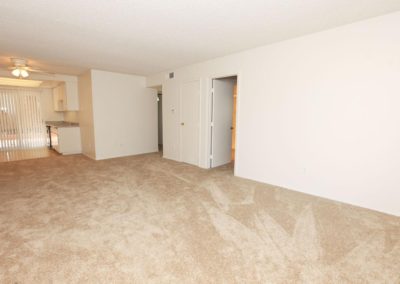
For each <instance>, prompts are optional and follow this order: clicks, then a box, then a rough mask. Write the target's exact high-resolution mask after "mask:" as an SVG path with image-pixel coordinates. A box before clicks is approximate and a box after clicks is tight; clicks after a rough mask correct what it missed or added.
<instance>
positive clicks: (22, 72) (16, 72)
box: [8, 58, 51, 79]
mask: <svg viewBox="0 0 400 284" xmlns="http://www.w3.org/2000/svg"><path fill="white" fill-rule="evenodd" d="M10 61H11V63H12V66H10V67H8V70H11V74H12V75H13V76H14V77H17V78H20V79H24V78H27V77H29V73H30V72H32V73H44V74H51V73H49V72H45V71H42V70H40V69H35V68H32V67H31V66H29V65H28V60H26V59H23V58H10Z"/></svg>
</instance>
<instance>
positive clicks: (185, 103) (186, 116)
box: [181, 81, 200, 166]
mask: <svg viewBox="0 0 400 284" xmlns="http://www.w3.org/2000/svg"><path fill="white" fill-rule="evenodd" d="M199 108H200V82H199V81H193V82H188V83H184V84H182V86H181V160H182V162H185V163H188V164H192V165H196V166H198V164H199V120H200V119H199V114H200V112H199Z"/></svg>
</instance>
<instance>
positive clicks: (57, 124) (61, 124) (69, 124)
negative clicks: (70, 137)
mask: <svg viewBox="0 0 400 284" xmlns="http://www.w3.org/2000/svg"><path fill="white" fill-rule="evenodd" d="M46 125H48V126H53V127H79V123H76V122H68V121H46Z"/></svg>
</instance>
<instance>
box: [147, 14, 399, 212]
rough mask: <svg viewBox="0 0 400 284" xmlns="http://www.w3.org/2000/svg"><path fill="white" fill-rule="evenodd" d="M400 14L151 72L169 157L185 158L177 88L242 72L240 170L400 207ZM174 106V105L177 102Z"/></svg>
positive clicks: (204, 128) (387, 208) (204, 148)
mask: <svg viewBox="0 0 400 284" xmlns="http://www.w3.org/2000/svg"><path fill="white" fill-rule="evenodd" d="M398 27H400V13H393V14H389V15H386V16H382V17H378V18H374V19H370V20H367V21H363V22H359V23H355V24H351V25H346V26H343V27H339V28H336V29H333V30H329V31H325V32H321V33H317V34H313V35H309V36H305V37H301V38H297V39H293V40H289V41H284V42H280V43H276V44H273V45H269V46H264V47H261V48H257V49H252V50H248V51H245V52H242V53H238V54H234V55H230V56H227V57H223V58H218V59H215V60H211V61H207V62H203V63H199V64H196V65H192V66H187V67H184V68H180V69H177V70H171V71H174V72H175V78H174V79H171V80H169V79H166V73H161V74H155V75H153V76H149V77H148V78H147V84H148V86H156V85H160V84H162V85H163V104H164V116H163V122H164V125H163V126H164V156H165V157H167V158H170V159H175V160H179V149H180V145H179V115H180V114H179V88H180V85H181V84H182V83H183V82H187V81H191V80H199V79H200V80H201V85H202V88H201V95H202V100H201V104H200V106H199V107H200V110H201V114H202V118H201V119H202V125H201V133H200V137H201V141H200V143H201V144H200V151H201V153H202V158H201V160H200V166H202V167H207V166H208V164H207V153H208V150H209V149H208V141H209V136H208V133H209V131H208V127H209V125H208V124H207V120H208V119H209V113H208V107H209V105H208V104H209V91H210V88H211V86H210V84H211V78H213V77H221V76H226V75H234V74H237V75H238V76H239V77H238V124H237V151H236V168H235V172H236V175H238V176H241V177H246V178H250V179H254V180H258V181H262V182H266V183H270V184H275V185H279V186H283V187H287V188H290V189H294V190H298V191H303V192H306V193H309V194H314V195H318V196H323V197H327V198H331V199H334V200H338V201H343V202H347V203H351V204H355V205H359V206H362V207H367V208H371V209H376V210H379V211H383V212H387V213H391V214H395V215H400V204H399V200H400V174H399V169H400V146H399V145H400V131H399V125H400V111H399V106H400V95H399V94H400V84H399V82H400V52H399V51H400V29H399V28H398ZM173 109H174V110H175V111H172V110H173Z"/></svg>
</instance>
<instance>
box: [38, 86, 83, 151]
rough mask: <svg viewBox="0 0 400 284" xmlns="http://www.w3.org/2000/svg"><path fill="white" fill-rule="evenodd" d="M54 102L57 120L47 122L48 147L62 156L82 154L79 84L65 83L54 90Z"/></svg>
mask: <svg viewBox="0 0 400 284" xmlns="http://www.w3.org/2000/svg"><path fill="white" fill-rule="evenodd" d="M52 102H53V104H52V107H53V111H54V112H55V113H56V114H57V119H56V120H46V121H45V124H46V129H47V146H48V147H49V148H50V149H52V150H54V151H56V152H57V153H59V154H62V155H71V154H79V153H81V152H82V147H81V133H80V127H79V116H78V114H79V113H78V110H79V96H78V86H77V82H76V81H75V80H73V81H65V82H61V83H59V84H58V85H57V86H56V87H54V88H52ZM61 118H62V120H60V119H61Z"/></svg>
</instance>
